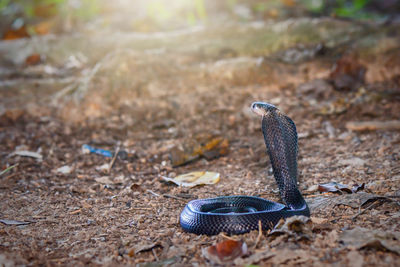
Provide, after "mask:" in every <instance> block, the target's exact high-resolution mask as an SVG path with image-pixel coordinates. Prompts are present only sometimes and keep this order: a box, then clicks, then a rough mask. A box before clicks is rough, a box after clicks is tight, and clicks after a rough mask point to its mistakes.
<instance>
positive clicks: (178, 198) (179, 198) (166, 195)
mask: <svg viewBox="0 0 400 267" xmlns="http://www.w3.org/2000/svg"><path fill="white" fill-rule="evenodd" d="M163 197H167V198H173V199H177V200H183V201H186V199H184V198H181V197H177V196H173V195H170V194H163Z"/></svg>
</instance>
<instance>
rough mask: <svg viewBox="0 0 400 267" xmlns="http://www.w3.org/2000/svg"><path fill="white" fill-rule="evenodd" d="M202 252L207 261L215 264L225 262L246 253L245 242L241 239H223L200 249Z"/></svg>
mask: <svg viewBox="0 0 400 267" xmlns="http://www.w3.org/2000/svg"><path fill="white" fill-rule="evenodd" d="M202 254H203V256H204V257H205V258H207V259H208V260H209V261H211V262H213V263H216V264H226V263H227V262H230V261H233V260H234V259H236V258H238V257H241V256H243V255H246V254H247V244H246V243H245V242H242V241H236V240H230V239H228V240H225V241H222V242H220V243H217V244H215V245H212V246H210V247H207V248H203V249H202Z"/></svg>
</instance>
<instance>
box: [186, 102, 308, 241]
mask: <svg viewBox="0 0 400 267" xmlns="http://www.w3.org/2000/svg"><path fill="white" fill-rule="evenodd" d="M251 108H252V110H253V111H254V112H255V113H257V114H259V115H261V116H262V132H263V135H264V141H265V145H266V147H267V152H268V155H269V158H270V160H271V164H272V169H273V172H274V177H275V180H276V182H277V184H278V187H279V192H280V195H281V198H282V200H283V202H284V203H285V205H283V204H280V203H276V202H272V201H269V200H266V199H263V198H259V197H251V196H224V197H217V198H209V199H198V200H192V201H190V202H189V203H188V204H187V205H186V206H185V208H184V209H183V211H182V213H181V215H180V224H181V226H182V228H183V229H184V230H185V231H186V232H190V233H195V234H206V235H216V234H218V233H220V232H225V233H227V234H242V233H246V232H249V231H251V230H255V229H258V222H259V221H261V224H262V229H263V230H266V229H271V228H272V227H273V226H274V225H275V224H276V223H277V222H278V221H279V220H280V219H281V218H287V217H291V216H294V215H305V216H310V211H309V209H308V206H307V203H306V202H305V201H304V198H303V196H302V195H301V193H300V191H299V190H298V188H297V131H296V125H295V124H294V122H293V121H292V120H291V119H290V118H289V117H287V116H285V115H284V114H282V113H281V112H280V111H279V110H278V109H277V108H276V107H275V106H273V105H271V104H267V103H262V102H255V103H253V104H252V106H251Z"/></svg>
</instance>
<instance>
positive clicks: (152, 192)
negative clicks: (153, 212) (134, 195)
mask: <svg viewBox="0 0 400 267" xmlns="http://www.w3.org/2000/svg"><path fill="white" fill-rule="evenodd" d="M146 192H149V193H150V194H152V195H155V196H156V197H159V196H160V195H159V194H157V193H156V192H154V191H152V190H150V189H147V190H146Z"/></svg>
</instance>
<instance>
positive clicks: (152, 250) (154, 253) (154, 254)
mask: <svg viewBox="0 0 400 267" xmlns="http://www.w3.org/2000/svg"><path fill="white" fill-rule="evenodd" d="M151 252H153V256H154V258H155V259H156V261H159V259H158V257H157V254H156V252H155V251H154V248H152V249H151Z"/></svg>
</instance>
